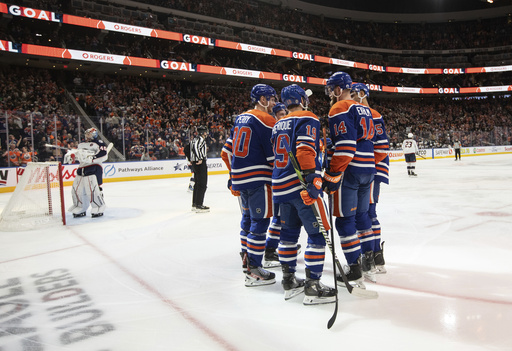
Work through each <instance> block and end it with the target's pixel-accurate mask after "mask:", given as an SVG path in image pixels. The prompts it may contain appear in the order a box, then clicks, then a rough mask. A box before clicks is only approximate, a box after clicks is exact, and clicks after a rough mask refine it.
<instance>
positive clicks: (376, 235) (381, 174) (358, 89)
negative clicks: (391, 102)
mask: <svg viewBox="0 0 512 351" xmlns="http://www.w3.org/2000/svg"><path fill="white" fill-rule="evenodd" d="M369 97H370V90H369V89H368V87H367V86H366V84H363V83H355V84H353V85H352V98H353V99H354V100H355V101H357V102H360V103H361V104H363V105H365V106H368V107H370V105H369V103H368V99H369ZM370 111H372V117H373V123H374V125H375V140H374V145H373V148H374V155H375V171H376V173H375V178H374V180H373V183H372V186H371V193H370V206H369V209H368V214H367V216H368V217H369V218H370V220H371V222H372V229H371V232H370V233H369V234H365V233H361V234H360V235H359V239H360V240H361V241H363V240H364V241H366V242H369V243H370V244H371V246H372V247H371V248H370V247H368V249H369V250H371V251H372V252H370V253H367V252H366V251H364V248H363V256H362V261H361V264H362V265H363V266H365V265H366V267H363V272H369V274H370V275H369V276H368V277H367V278H369V279H370V280H375V277H373V276H372V275H373V274H375V273H379V274H383V273H386V269H385V268H384V264H385V261H384V250H383V248H384V242H382V245H381V226H380V222H379V220H378V218H377V209H376V208H377V203H378V202H379V196H380V186H381V184H382V183H384V184H389V156H388V150H389V140H388V136H387V133H386V126H385V124H384V119H383V118H382V115H381V114H380V113H379V112H378V111H376V110H375V109H373V108H371V107H370ZM367 221H368V219H367V218H365V219H364V220H363V222H367ZM356 223H357V221H356ZM357 229H358V230H359V229H360V228H357ZM368 265H370V267H368Z"/></svg>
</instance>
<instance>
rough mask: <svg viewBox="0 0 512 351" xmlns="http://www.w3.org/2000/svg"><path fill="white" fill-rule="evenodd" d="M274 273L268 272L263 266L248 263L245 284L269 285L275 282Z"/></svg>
mask: <svg viewBox="0 0 512 351" xmlns="http://www.w3.org/2000/svg"><path fill="white" fill-rule="evenodd" d="M275 278H276V275H275V274H274V273H272V272H269V271H267V270H265V269H263V267H256V266H252V265H249V266H248V269H247V273H246V274H245V286H247V287H252V286H261V285H270V284H274V283H275V282H276V279H275Z"/></svg>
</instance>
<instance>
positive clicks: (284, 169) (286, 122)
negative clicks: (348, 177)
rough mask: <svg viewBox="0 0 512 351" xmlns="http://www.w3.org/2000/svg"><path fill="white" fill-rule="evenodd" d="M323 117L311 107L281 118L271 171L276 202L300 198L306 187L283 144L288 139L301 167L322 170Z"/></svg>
mask: <svg viewBox="0 0 512 351" xmlns="http://www.w3.org/2000/svg"><path fill="white" fill-rule="evenodd" d="M320 129H321V127H320V121H319V120H318V117H317V116H316V115H315V114H314V113H312V112H310V111H297V112H292V113H290V114H288V115H287V116H285V117H283V118H282V119H280V120H279V121H278V122H277V123H276V125H275V126H274V129H273V131H272V144H273V146H274V153H275V161H274V171H273V173H272V191H273V198H274V202H275V203H281V202H284V201H288V200H291V199H294V198H300V192H301V191H302V190H303V188H302V186H301V184H300V181H299V178H298V177H297V174H296V173H295V169H294V168H293V165H292V162H291V161H290V160H289V157H288V154H287V152H286V149H285V147H284V144H283V140H286V142H287V143H288V145H290V149H291V151H292V153H293V154H294V155H295V156H296V158H297V162H298V163H299V166H300V168H301V170H303V171H304V170H314V171H315V172H316V173H318V174H320V172H321V165H320V161H319V158H318V154H317V151H319V150H320V146H319V139H320Z"/></svg>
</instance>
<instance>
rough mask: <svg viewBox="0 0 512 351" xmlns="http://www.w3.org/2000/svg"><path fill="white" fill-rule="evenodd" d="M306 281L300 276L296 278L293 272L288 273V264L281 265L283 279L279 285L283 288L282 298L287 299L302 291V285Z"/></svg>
mask: <svg viewBox="0 0 512 351" xmlns="http://www.w3.org/2000/svg"><path fill="white" fill-rule="evenodd" d="M305 284H306V281H305V280H304V279H301V278H297V277H296V276H295V273H290V268H289V267H288V265H283V280H281V285H282V286H283V289H284V299H285V300H289V299H291V298H292V297H295V296H297V295H299V294H301V293H302V292H304V285H305Z"/></svg>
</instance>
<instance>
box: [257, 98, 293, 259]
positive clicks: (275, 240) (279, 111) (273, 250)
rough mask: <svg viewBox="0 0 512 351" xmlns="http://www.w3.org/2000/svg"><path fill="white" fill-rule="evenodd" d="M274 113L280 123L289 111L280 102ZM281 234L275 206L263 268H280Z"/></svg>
mask: <svg viewBox="0 0 512 351" xmlns="http://www.w3.org/2000/svg"><path fill="white" fill-rule="evenodd" d="M272 113H273V114H274V117H275V118H276V121H279V120H280V119H281V118H283V117H284V116H286V114H287V113H288V110H287V109H286V106H285V105H284V104H283V103H282V102H278V103H277V104H276V105H275V106H274V107H273V108H272ZM280 233H281V217H280V216H279V206H274V216H273V217H272V221H271V222H270V226H269V228H268V236H267V242H266V244H265V257H264V258H265V260H264V261H263V267H265V268H274V267H279V266H280V265H281V264H280V263H279V255H278V254H277V247H278V245H279V236H280Z"/></svg>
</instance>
